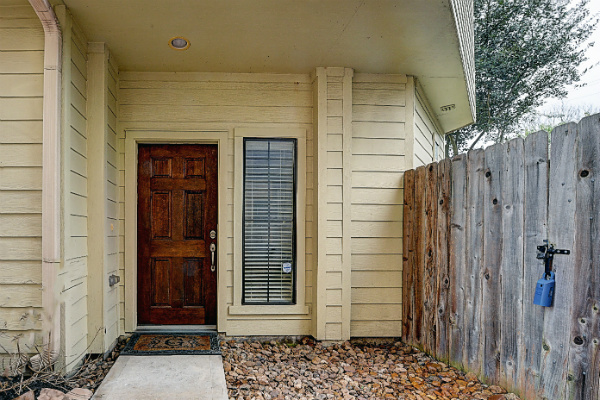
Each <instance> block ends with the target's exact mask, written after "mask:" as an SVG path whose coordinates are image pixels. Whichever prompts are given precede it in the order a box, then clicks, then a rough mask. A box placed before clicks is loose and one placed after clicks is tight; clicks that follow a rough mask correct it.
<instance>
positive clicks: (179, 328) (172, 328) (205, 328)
mask: <svg viewBox="0 0 600 400" xmlns="http://www.w3.org/2000/svg"><path fill="white" fill-rule="evenodd" d="M135 331H136V332H216V331H217V326H216V325H138V327H137V329H136V330H135Z"/></svg>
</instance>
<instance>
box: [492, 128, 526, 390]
mask: <svg viewBox="0 0 600 400" xmlns="http://www.w3.org/2000/svg"><path fill="white" fill-rule="evenodd" d="M523 166H524V145H523V139H520V138H519V139H515V140H512V141H510V142H509V143H507V148H506V154H505V173H504V176H503V179H502V236H503V246H502V261H501V263H500V274H501V281H502V286H501V287H502V289H501V296H500V299H501V302H502V303H501V318H500V325H501V326H502V329H501V342H500V346H501V351H500V383H501V384H502V385H503V386H505V387H509V388H511V389H513V388H514V386H515V383H516V382H517V376H518V374H519V367H520V366H519V364H518V361H519V352H520V351H521V350H522V347H523V343H522V337H521V332H522V326H521V323H522V319H521V315H522V314H521V313H522V304H523V298H522V292H521V285H522V284H523V282H522V279H523V206H524V204H523V196H524V181H525V177H524V172H525V171H524V168H523ZM486 250H487V249H486Z"/></svg>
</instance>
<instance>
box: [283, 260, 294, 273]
mask: <svg viewBox="0 0 600 400" xmlns="http://www.w3.org/2000/svg"><path fill="white" fill-rule="evenodd" d="M283 272H284V273H286V274H290V273H291V272H292V263H289V262H287V263H283Z"/></svg>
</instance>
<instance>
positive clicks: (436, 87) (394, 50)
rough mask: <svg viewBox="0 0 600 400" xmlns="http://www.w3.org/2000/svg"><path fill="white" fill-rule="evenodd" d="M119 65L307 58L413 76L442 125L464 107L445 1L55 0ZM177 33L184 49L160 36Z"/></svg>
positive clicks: (456, 119)
mask: <svg viewBox="0 0 600 400" xmlns="http://www.w3.org/2000/svg"><path fill="white" fill-rule="evenodd" d="M64 3H65V4H66V6H67V7H68V8H69V9H70V11H71V13H72V14H73V16H74V18H75V20H76V21H77V22H78V23H79V25H80V26H81V27H82V29H83V31H84V32H85V34H86V35H87V37H88V39H89V40H90V41H93V42H105V43H107V44H108V46H109V48H110V50H111V52H112V54H113V55H114V56H115V58H116V60H117V62H118V65H119V68H120V69H121V70H130V71H175V72H184V71H185V72H188V71H197V72H264V73H269V72H272V73H310V72H312V71H313V70H314V68H315V67H317V66H342V67H351V68H354V70H355V71H356V72H367V73H392V74H393V73H401V74H407V75H414V76H416V77H417V78H418V79H419V80H420V82H421V84H422V85H423V88H424V90H425V92H426V94H427V96H428V97H429V99H430V101H431V103H432V106H433V108H434V110H435V111H437V110H439V106H442V105H445V104H451V103H454V104H456V107H457V111H455V112H453V113H452V114H455V116H451V118H450V119H448V116H445V115H444V116H442V115H440V117H441V118H440V121H441V123H442V125H443V128H444V130H446V131H448V130H450V129H454V128H456V127H458V126H462V125H465V124H467V123H469V122H470V121H471V120H472V118H471V115H470V110H469V104H468V98H467V90H466V84H465V82H464V72H463V65H462V62H461V58H460V51H459V43H458V39H457V32H456V25H455V22H454V19H453V16H452V12H451V10H450V5H449V2H448V0H402V1H401V0H277V1H275V0H252V1H249V0H227V1H224V0H169V1H165V0H126V1H124V0H103V1H97V0H94V1H92V0H64ZM174 36H184V37H186V38H187V39H189V40H190V42H191V47H190V48H189V49H188V50H187V51H174V50H172V49H170V48H169V46H168V41H169V39H170V38H171V37H174Z"/></svg>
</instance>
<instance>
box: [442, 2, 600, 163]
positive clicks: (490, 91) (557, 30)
mask: <svg viewBox="0 0 600 400" xmlns="http://www.w3.org/2000/svg"><path fill="white" fill-rule="evenodd" d="M588 2H589V0H581V1H580V2H579V3H577V4H576V5H570V4H569V3H568V2H567V1H564V0H475V13H474V16H475V69H476V78H475V82H476V101H477V111H476V112H477V122H476V123H475V124H473V125H471V126H468V127H466V128H463V129H460V130H457V131H455V132H453V133H451V134H449V135H447V140H448V142H449V146H448V147H449V148H450V149H452V153H453V154H457V153H459V152H463V151H465V150H469V149H470V148H473V147H474V146H475V145H477V144H478V143H480V142H482V141H485V142H489V141H493V142H503V141H505V140H507V139H509V138H511V137H514V136H516V127H517V124H518V123H519V121H520V120H521V119H522V118H523V116H525V115H526V114H528V113H530V112H532V111H533V110H534V109H535V108H537V107H538V106H540V105H541V104H542V102H543V101H544V99H546V98H549V97H564V96H566V87H567V86H568V85H570V84H573V83H576V82H578V81H579V80H580V78H581V74H582V72H580V71H579V69H578V67H579V66H580V65H581V63H582V62H583V61H585V60H586V57H585V52H586V50H587V49H588V47H590V46H593V43H586V40H587V39H588V38H589V36H590V35H591V33H592V32H593V29H594V27H595V23H596V22H597V18H596V16H590V13H589V10H588V8H587V4H588Z"/></svg>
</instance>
